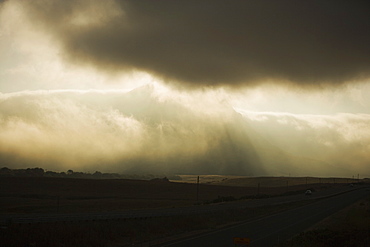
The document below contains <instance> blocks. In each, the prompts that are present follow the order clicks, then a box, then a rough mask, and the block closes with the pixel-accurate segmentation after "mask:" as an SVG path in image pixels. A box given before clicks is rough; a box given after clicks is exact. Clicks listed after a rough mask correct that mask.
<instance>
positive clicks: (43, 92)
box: [0, 0, 370, 177]
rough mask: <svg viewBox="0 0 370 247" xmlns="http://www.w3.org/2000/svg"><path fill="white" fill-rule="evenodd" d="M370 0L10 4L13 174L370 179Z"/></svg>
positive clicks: (5, 139)
mask: <svg viewBox="0 0 370 247" xmlns="http://www.w3.org/2000/svg"><path fill="white" fill-rule="evenodd" d="M369 7H370V6H369V3H367V1H341V0H336V1H315V0H313V1H300V2H297V1H292V0H289V1H288V0H281V1H267V0H259V1H238V0H236V1H225V0H212V1H208V0H205V1H201V2H200V1H192V0H189V1H179V0H172V1H164V0H163V1H149V0H141V1H129V0H106V1H98V0H73V1H72V0H65V1H57V0H55V1H52V0H50V1H48V0H34V1H22V0H5V1H4V0H2V1H0V166H1V167H9V168H27V167H42V168H44V169H47V170H55V171H66V170H69V169H73V170H76V171H84V172H95V171H96V170H98V171H102V172H118V173H146V174H148V173H151V174H224V175H247V176H266V175H273V176H288V175H291V176H345V177H352V176H355V177H357V175H358V174H360V176H361V177H370V46H369V45H368V44H370V32H369V30H370V16H369V15H368V12H369V9H370V8H369Z"/></svg>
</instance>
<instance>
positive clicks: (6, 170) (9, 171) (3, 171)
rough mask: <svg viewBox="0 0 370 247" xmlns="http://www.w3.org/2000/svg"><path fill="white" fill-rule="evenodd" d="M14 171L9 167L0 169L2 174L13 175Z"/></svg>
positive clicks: (0, 174)
mask: <svg viewBox="0 0 370 247" xmlns="http://www.w3.org/2000/svg"><path fill="white" fill-rule="evenodd" d="M12 174H13V171H12V170H11V169H9V168H8V167H3V168H1V169H0V176H11V175H12Z"/></svg>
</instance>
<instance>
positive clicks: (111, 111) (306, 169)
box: [0, 85, 370, 176]
mask: <svg viewBox="0 0 370 247" xmlns="http://www.w3.org/2000/svg"><path fill="white" fill-rule="evenodd" d="M226 102H227V101H226ZM226 102H225V97H224V96H223V94H222V92H215V91H214V92H198V95H196V94H195V93H194V92H193V93H192V94H188V93H184V92H181V93H180V92H175V91H166V90H165V89H163V88H161V87H157V86H153V85H152V86H145V87H142V88H138V89H136V90H133V91H131V92H119V91H116V92H112V91H110V92H109V91H35V92H22V93H10V94H0V127H1V128H0V164H1V165H2V166H7V167H11V168H16V167H18V168H20V167H21V168H24V167H36V166H38V167H43V168H45V169H51V170H59V171H60V170H62V171H63V170H68V169H73V170H82V171H90V172H93V171H95V170H100V171H104V172H109V171H112V172H120V173H154V174H163V173H175V174H189V173H190V174H233V175H255V176H257V175H288V174H293V175H300V176H305V175H316V176H323V175H327V176H335V175H338V176H339V175H341V176H352V175H353V174H357V173H361V174H364V173H365V172H366V170H367V169H366V167H367V165H368V163H367V162H368V160H369V158H370V157H369V153H370V152H369V151H370V146H369V145H368V144H369V143H370V134H369V133H370V131H369V128H368V126H369V123H370V117H369V115H366V114H340V115H335V116H315V115H293V114H269V113H253V112H245V111H241V110H239V112H240V113H241V114H242V115H241V114H239V113H237V112H236V111H234V109H233V108H232V106H231V105H229V104H227V103H226Z"/></svg>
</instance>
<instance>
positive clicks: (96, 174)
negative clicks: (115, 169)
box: [93, 171, 103, 178]
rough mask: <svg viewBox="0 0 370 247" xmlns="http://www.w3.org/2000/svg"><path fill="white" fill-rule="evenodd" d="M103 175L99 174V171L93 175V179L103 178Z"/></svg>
mask: <svg viewBox="0 0 370 247" xmlns="http://www.w3.org/2000/svg"><path fill="white" fill-rule="evenodd" d="M102 175H103V174H102V173H101V172H99V171H96V172H94V174H93V177H95V178H101V177H102Z"/></svg>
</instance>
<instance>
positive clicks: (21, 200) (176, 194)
mask: <svg viewBox="0 0 370 247" xmlns="http://www.w3.org/2000/svg"><path fill="white" fill-rule="evenodd" d="M201 179H202V178H201ZM202 180H204V181H206V182H207V183H201V184H200V185H199V188H197V185H196V184H194V183H179V182H176V183H173V182H166V181H161V180H158V181H145V180H129V179H107V180H103V179H101V180H99V179H98V180H97V179H73V178H48V177H1V178H0V198H1V201H0V215H3V214H23V213H25V214H29V213H55V212H58V213H79V212H107V211H109V212H111V211H122V210H128V209H141V208H158V207H180V206H190V205H194V204H196V203H205V202H211V201H215V200H217V198H234V199H238V198H240V197H245V196H252V195H257V194H259V195H280V194H284V193H287V192H290V191H293V192H294V191H304V190H305V189H308V188H311V189H314V190H322V189H326V188H329V187H333V186H342V185H343V183H344V184H345V183H346V182H348V179H338V178H337V179H336V181H335V180H333V179H326V180H324V179H322V181H321V183H319V180H318V179H313V178H310V179H307V178H274V177H271V178H268V177H267V178H249V179H241V178H238V179H227V180H224V181H221V182H220V181H218V180H216V181H215V182H214V183H210V181H212V180H210V178H208V179H205V178H204V179H202ZM234 181H235V182H234ZM311 182H314V183H311ZM306 183H307V184H306ZM226 185H227V186H226ZM197 199H198V200H197Z"/></svg>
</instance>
